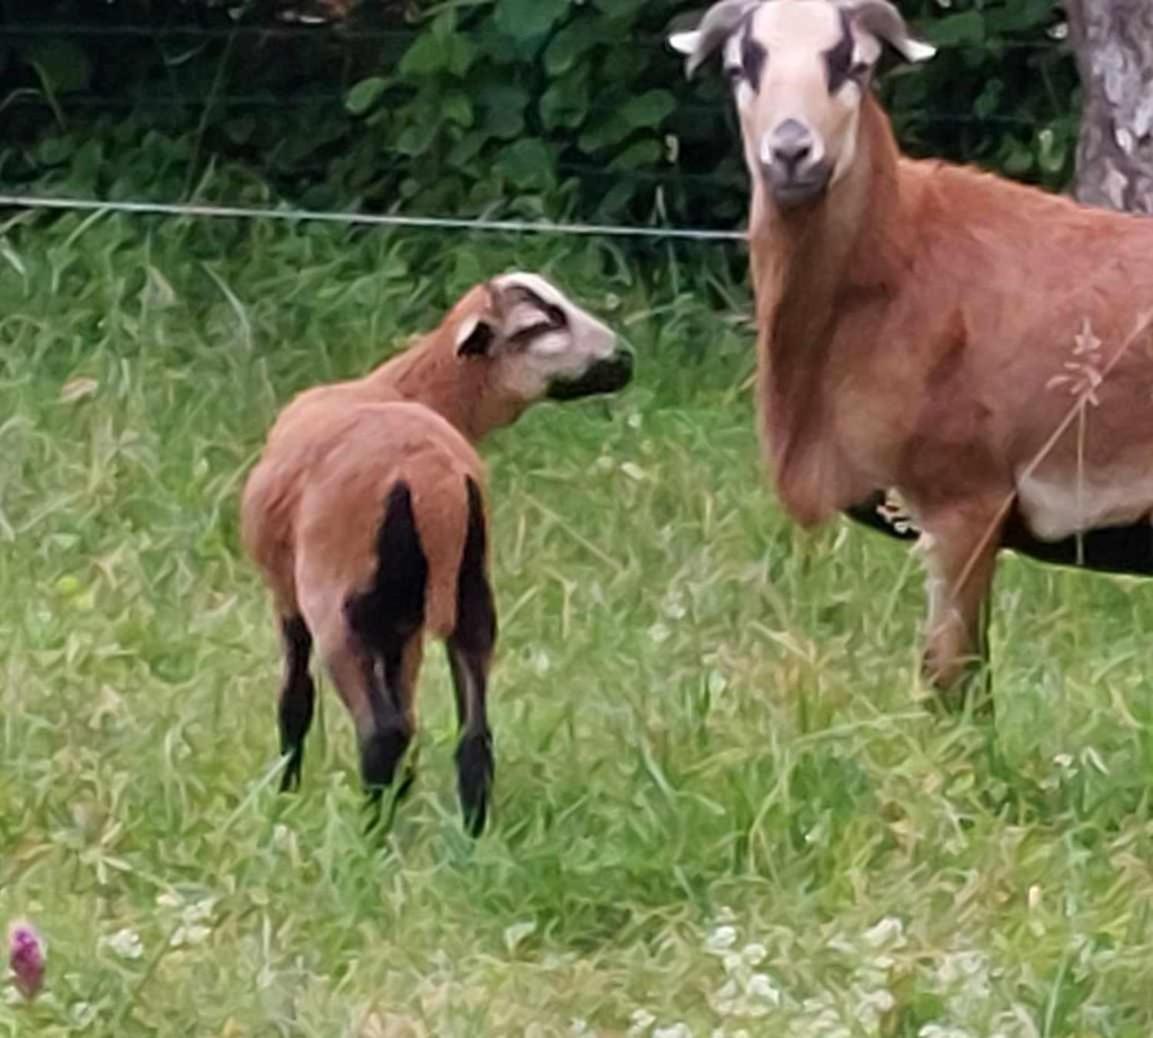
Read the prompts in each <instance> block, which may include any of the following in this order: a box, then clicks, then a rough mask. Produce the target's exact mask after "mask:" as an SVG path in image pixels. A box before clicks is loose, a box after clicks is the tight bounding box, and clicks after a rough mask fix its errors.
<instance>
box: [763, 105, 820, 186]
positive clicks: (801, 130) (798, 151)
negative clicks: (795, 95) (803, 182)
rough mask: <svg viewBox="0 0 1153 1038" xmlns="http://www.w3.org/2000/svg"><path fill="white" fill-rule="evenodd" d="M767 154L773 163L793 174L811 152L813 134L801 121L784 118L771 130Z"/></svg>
mask: <svg viewBox="0 0 1153 1038" xmlns="http://www.w3.org/2000/svg"><path fill="white" fill-rule="evenodd" d="M769 154H770V156H771V161H772V162H773V163H774V164H779V165H780V166H781V167H783V170H784V172H785V173H787V174H788V175H789V176H794V175H795V174H796V173H797V172H798V171H799V170H800V168H801V166H802V165H803V163H804V162H805V161H806V160H807V159H808V158H809V157H810V156H811V155H812V154H813V135H812V133H811V132H810V131H809V129H808V127H807V126H805V125H804V124H803V123H799V122H797V120H796V119H786V120H785V121H784V122H783V123H781V124H780V126H778V127H777V128H776V129H775V130H773V133H772V136H771V138H770V140H769Z"/></svg>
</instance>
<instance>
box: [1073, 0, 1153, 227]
mask: <svg viewBox="0 0 1153 1038" xmlns="http://www.w3.org/2000/svg"><path fill="white" fill-rule="evenodd" d="M1065 8H1066V11H1067V12H1068V15H1069V35H1070V38H1071V40H1072V42H1073V47H1074V49H1075V51H1076V54H1077V67H1078V69H1079V70H1080V73H1081V84H1082V97H1083V107H1082V113H1081V139H1080V142H1079V144H1078V147H1077V190H1076V193H1077V197H1078V198H1079V199H1080V200H1081V201H1083V202H1088V203H1089V204H1091V205H1101V206H1109V207H1111V208H1113V209H1128V210H1131V211H1133V212H1144V213H1153V0H1065Z"/></svg>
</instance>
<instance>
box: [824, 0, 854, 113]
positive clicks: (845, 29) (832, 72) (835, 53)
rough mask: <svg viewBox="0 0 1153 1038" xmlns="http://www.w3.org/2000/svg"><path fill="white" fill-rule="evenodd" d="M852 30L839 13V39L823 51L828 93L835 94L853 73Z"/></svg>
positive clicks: (845, 17) (842, 14)
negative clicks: (827, 78)
mask: <svg viewBox="0 0 1153 1038" xmlns="http://www.w3.org/2000/svg"><path fill="white" fill-rule="evenodd" d="M854 46H855V44H854V41H853V28H852V25H851V24H850V23H849V16H848V15H847V14H845V12H844V11H842V12H841V38H840V39H839V40H838V41H837V42H836V43H835V44H834V45H833V46H832V47H830V48H829V49H828V50H827V51H825V54H824V58H825V70H826V72H827V73H828V77H829V93H830V94H835V93H836V92H837V91H838V90H840V89H841V87H842V86H844V84H845V82H846V81H847V80H848V79H849V78H850V76H851V73H852V71H853V50H854Z"/></svg>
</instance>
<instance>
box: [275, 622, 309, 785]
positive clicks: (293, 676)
mask: <svg viewBox="0 0 1153 1038" xmlns="http://www.w3.org/2000/svg"><path fill="white" fill-rule="evenodd" d="M280 634H281V640H282V643H283V646H284V681H283V683H282V685H281V687H280V703H279V711H278V713H279V722H280V755H281V756H282V757H286V758H287V763H286V764H285V766H284V774H283V775H282V776H281V779H280V791H281V792H282V793H287V792H291V791H293V790H296V789H298V788H299V787H300V770H301V767H302V765H303V763H304V740H305V737H306V736H307V735H308V730H309V728H311V727H312V715H313V710H314V708H315V704H316V685H315V684H314V683H313V680H312V675H311V674H310V673H309V672H308V663H309V658H310V657H311V655H312V633H311V632H310V631H309V629H308V624H306V623H305V622H304V617H302V616H285V617H282V618H281V622H280Z"/></svg>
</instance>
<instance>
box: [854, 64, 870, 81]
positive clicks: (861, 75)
mask: <svg viewBox="0 0 1153 1038" xmlns="http://www.w3.org/2000/svg"><path fill="white" fill-rule="evenodd" d="M871 69H872V66H871V65H870V64H869V63H868V62H867V61H858V62H856V63H855V64H853V65H852V66H851V67H850V68H849V79H852V80H855V81H856V82H858V83H860V82H862V81H863V80H865V79H866V78H867V77H868V75H869V72H870V71H871Z"/></svg>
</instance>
